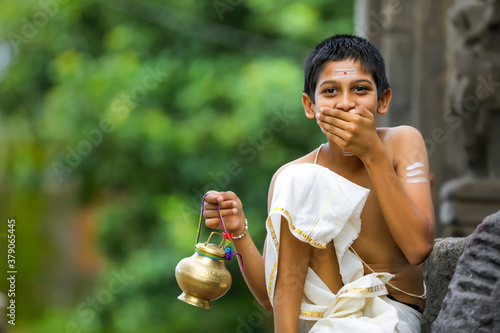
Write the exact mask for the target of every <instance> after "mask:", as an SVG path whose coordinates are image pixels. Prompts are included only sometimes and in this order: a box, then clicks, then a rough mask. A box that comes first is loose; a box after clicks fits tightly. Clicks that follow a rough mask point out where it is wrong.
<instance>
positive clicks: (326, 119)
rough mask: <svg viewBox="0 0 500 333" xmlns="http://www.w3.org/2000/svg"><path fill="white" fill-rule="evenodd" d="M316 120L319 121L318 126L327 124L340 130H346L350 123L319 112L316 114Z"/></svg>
mask: <svg viewBox="0 0 500 333" xmlns="http://www.w3.org/2000/svg"><path fill="white" fill-rule="evenodd" d="M316 119H317V121H318V124H320V123H326V124H330V125H332V126H336V127H338V128H341V129H346V127H347V125H348V122H347V121H345V120H342V119H340V118H336V117H333V116H330V115H326V114H323V113H320V112H318V113H317V114H316Z"/></svg>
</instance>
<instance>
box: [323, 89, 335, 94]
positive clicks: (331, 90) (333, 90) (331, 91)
mask: <svg viewBox="0 0 500 333" xmlns="http://www.w3.org/2000/svg"><path fill="white" fill-rule="evenodd" d="M325 92H326V93H329V94H333V93H335V89H334V88H328V89H326V90H325Z"/></svg>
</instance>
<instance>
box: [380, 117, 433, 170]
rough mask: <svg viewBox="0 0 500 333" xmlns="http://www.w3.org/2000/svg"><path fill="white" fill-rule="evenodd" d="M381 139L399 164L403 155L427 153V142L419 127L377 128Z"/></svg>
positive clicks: (406, 156) (405, 156)
mask: <svg viewBox="0 0 500 333" xmlns="http://www.w3.org/2000/svg"><path fill="white" fill-rule="evenodd" d="M377 132H378V135H379V137H380V140H381V141H382V142H383V144H384V146H385V148H386V150H387V153H388V154H389V156H391V158H392V159H393V160H394V161H395V164H398V163H397V162H398V160H399V159H400V158H402V157H404V158H408V155H411V154H417V152H418V154H419V155H420V154H427V153H426V151H425V142H424V138H423V137H422V134H421V133H420V132H419V130H418V129H416V128H415V127H412V126H407V125H403V126H397V127H382V128H378V129H377Z"/></svg>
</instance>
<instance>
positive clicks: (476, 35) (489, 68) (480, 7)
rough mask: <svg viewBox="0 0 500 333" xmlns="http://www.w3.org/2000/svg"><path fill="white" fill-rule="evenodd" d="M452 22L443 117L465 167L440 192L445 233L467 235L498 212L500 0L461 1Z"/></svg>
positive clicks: (451, 12)
mask: <svg viewBox="0 0 500 333" xmlns="http://www.w3.org/2000/svg"><path fill="white" fill-rule="evenodd" d="M448 20H449V22H450V25H451V28H450V30H449V34H450V41H451V40H452V41H453V42H450V43H449V54H450V55H451V57H450V59H451V60H452V61H451V62H450V70H449V79H448V82H449V89H448V94H447V101H446V102H447V104H446V106H447V107H446V108H445V119H447V120H448V130H449V132H455V133H456V135H455V140H454V141H455V146H456V147H457V146H458V147H461V150H462V153H461V160H462V165H461V166H460V167H455V172H456V173H458V177H456V178H454V179H452V180H450V181H448V182H447V183H446V184H445V185H444V186H443V188H442V190H441V199H442V206H441V211H440V218H441V221H442V222H443V223H444V224H445V225H446V228H445V233H444V236H449V235H452V236H463V235H467V234H470V233H471V232H472V231H473V230H474V229H475V227H476V225H477V224H476V221H477V220H478V219H479V218H480V217H481V216H485V215H488V214H492V213H494V212H496V211H498V210H500V135H499V133H500V94H499V92H500V30H499V29H498V26H499V24H500V0H485V1H466V0H458V1H456V2H455V3H454V4H453V6H451V7H450V8H449V9H448ZM450 148H451V147H450ZM451 149H455V150H456V149H457V148H451ZM449 158H450V160H451V161H450V163H451V164H452V163H453V162H452V159H453V156H449ZM455 163H456V161H455Z"/></svg>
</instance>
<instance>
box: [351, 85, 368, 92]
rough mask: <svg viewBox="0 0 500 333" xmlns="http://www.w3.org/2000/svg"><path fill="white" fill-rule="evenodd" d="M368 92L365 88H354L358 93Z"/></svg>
mask: <svg viewBox="0 0 500 333" xmlns="http://www.w3.org/2000/svg"><path fill="white" fill-rule="evenodd" d="M366 90H368V89H366V88H365V87H361V86H359V87H356V88H354V91H356V92H364V91H366Z"/></svg>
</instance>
